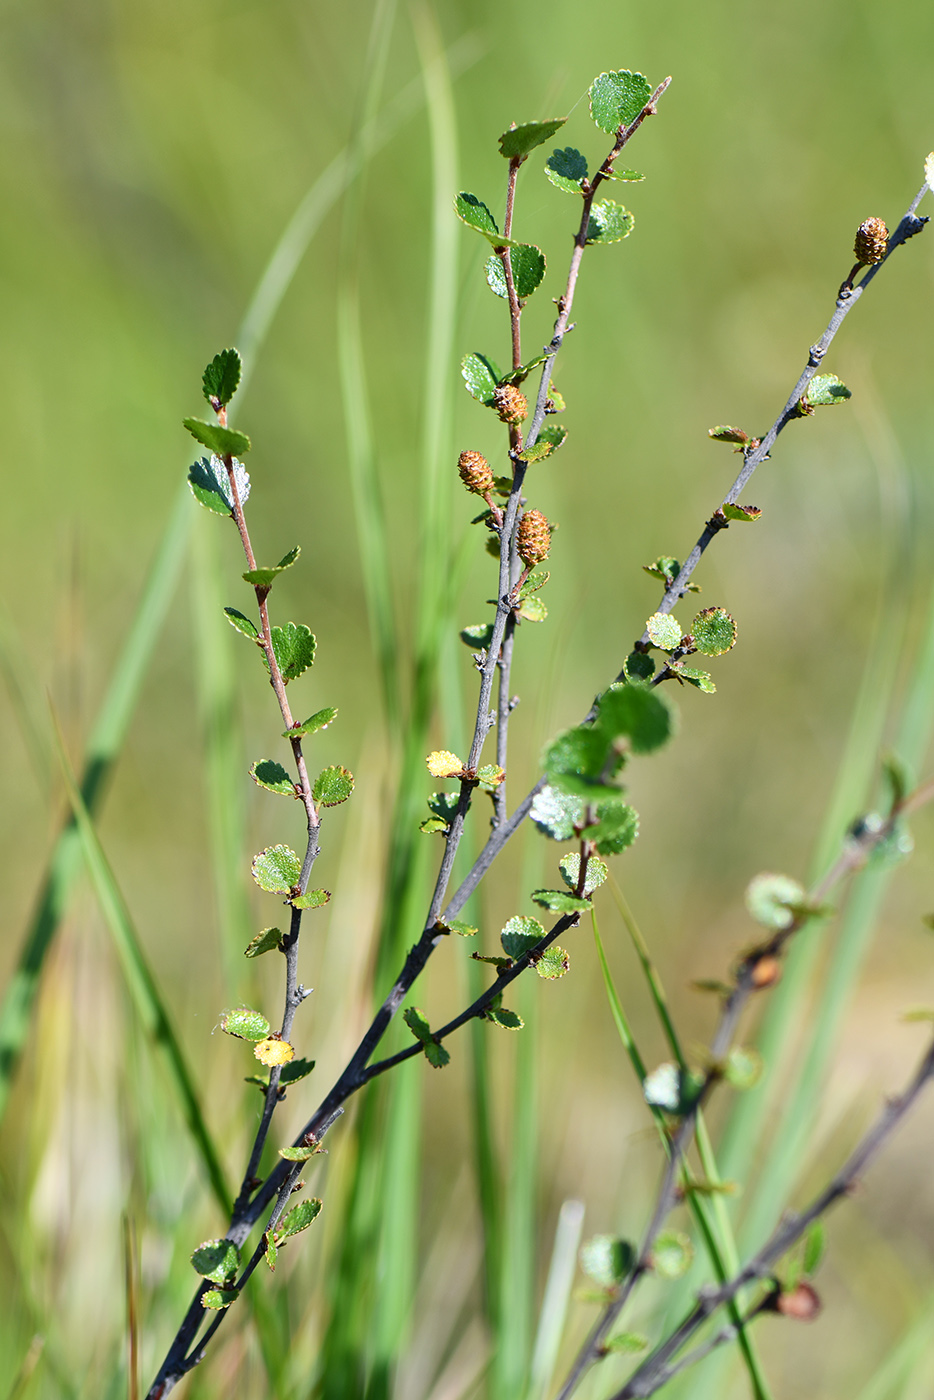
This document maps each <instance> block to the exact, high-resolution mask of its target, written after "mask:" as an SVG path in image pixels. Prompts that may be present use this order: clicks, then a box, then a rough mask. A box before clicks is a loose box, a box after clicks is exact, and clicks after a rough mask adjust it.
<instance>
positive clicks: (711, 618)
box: [691, 608, 736, 656]
mask: <svg viewBox="0 0 934 1400" xmlns="http://www.w3.org/2000/svg"><path fill="white" fill-rule="evenodd" d="M691 636H692V637H693V638H694V645H695V646H696V648H697V650H698V651H699V652H700V653H701V654H702V655H703V656H722V655H723V653H724V652H725V651H729V650H730V648H731V647H732V646H733V645H734V644H735V642H736V623H735V622H734V621H733V619H732V617H730V614H729V613H728V612H727V611H726V609H725V608H704V609H703V610H702V611H701V612H699V613H698V614H697V616H696V617H695V619H694V621H693V622H692V623H691Z"/></svg>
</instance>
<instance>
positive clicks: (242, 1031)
mask: <svg viewBox="0 0 934 1400" xmlns="http://www.w3.org/2000/svg"><path fill="white" fill-rule="evenodd" d="M221 1030H222V1031H225V1032H226V1033H227V1035H234V1036H236V1037H237V1039H238V1040H265V1039H266V1037H267V1035H268V1034H269V1022H268V1021H267V1020H266V1017H265V1016H264V1015H263V1014H262V1012H260V1011H254V1010H253V1008H252V1007H250V1006H238V1007H236V1008H235V1009H234V1010H233V1011H225V1012H224V1014H223V1015H222V1016H221Z"/></svg>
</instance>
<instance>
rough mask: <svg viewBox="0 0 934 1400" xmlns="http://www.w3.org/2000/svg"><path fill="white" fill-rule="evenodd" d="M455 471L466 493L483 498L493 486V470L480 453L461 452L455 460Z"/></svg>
mask: <svg viewBox="0 0 934 1400" xmlns="http://www.w3.org/2000/svg"><path fill="white" fill-rule="evenodd" d="M457 470H458V471H459V472H460V478H461V481H462V482H463V483H464V485H465V486H466V487H467V490H468V491H473V492H474V494H475V495H477V496H483V495H485V494H486V492H487V491H489V490H490V489H491V487H492V485H493V470H492V468H491V466H490V464H489V462H488V461H487V459H486V458H485V457H484V456H483V453H482V452H471V451H467V452H462V453H461V455H460V457H459V458H458V459H457Z"/></svg>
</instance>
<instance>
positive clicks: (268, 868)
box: [252, 846, 302, 894]
mask: <svg viewBox="0 0 934 1400" xmlns="http://www.w3.org/2000/svg"><path fill="white" fill-rule="evenodd" d="M252 869H253V879H254V880H255V881H256V883H257V884H258V885H259V887H260V889H261V890H266V891H267V892H268V893H269V894H288V892H289V890H291V889H293V888H294V886H295V885H297V884H298V880H299V876H300V875H301V873H302V863H301V861H300V860H299V858H298V856H297V855H296V854H295V852H294V851H293V850H292V849H291V848H290V847H289V846H267V847H266V849H265V851H260V853H259V855H257V856H254V857H253V867H252Z"/></svg>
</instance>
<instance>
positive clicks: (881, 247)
mask: <svg viewBox="0 0 934 1400" xmlns="http://www.w3.org/2000/svg"><path fill="white" fill-rule="evenodd" d="M888 241H889V231H888V229H887V228H886V226H885V224H884V222H883V221H882V219H865V220H864V221H863V222H862V223H861V224H860V226H859V228H858V229H857V230H856V242H855V243H854V244H853V252H854V253H855V254H856V259H857V261H858V262H861V263H865V264H867V265H868V266H869V267H872V266H874V265H875V263H880V262H881V261H882V259H883V258H884V257H885V250H886V247H887V245H888Z"/></svg>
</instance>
